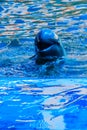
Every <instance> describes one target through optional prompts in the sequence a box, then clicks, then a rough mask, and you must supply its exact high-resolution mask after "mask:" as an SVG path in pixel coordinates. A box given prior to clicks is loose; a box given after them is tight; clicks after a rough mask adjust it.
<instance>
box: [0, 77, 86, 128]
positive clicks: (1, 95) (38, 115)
mask: <svg viewBox="0 0 87 130" xmlns="http://www.w3.org/2000/svg"><path fill="white" fill-rule="evenodd" d="M86 87H87V80H86V79H57V80H54V79H53V80H52V79H49V80H48V79H45V80H44V79H43V80H42V79H41V80H40V81H38V80H30V79H26V78H25V79H24V78H23V79H6V80H4V79H2V80H0V122H1V123H0V129H3V130H5V129H6V130H19V129H20V130H22V129H26V130H27V129H31V130H83V129H84V130H86V129H87V117H86V115H87V109H86V108H87V102H86V100H87V90H86V89H87V88H86Z"/></svg>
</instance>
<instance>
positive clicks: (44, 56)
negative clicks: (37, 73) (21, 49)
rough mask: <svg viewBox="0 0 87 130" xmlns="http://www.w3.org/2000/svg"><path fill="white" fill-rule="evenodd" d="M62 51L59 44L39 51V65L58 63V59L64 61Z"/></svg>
mask: <svg viewBox="0 0 87 130" xmlns="http://www.w3.org/2000/svg"><path fill="white" fill-rule="evenodd" d="M63 56H64V55H63V53H62V49H61V47H59V46H58V45H57V44H54V45H51V46H50V47H48V48H46V49H43V50H37V58H36V59H37V60H36V62H37V63H38V64H39V63H41V64H44V63H46V62H50V61H56V60H57V59H62V57H63Z"/></svg>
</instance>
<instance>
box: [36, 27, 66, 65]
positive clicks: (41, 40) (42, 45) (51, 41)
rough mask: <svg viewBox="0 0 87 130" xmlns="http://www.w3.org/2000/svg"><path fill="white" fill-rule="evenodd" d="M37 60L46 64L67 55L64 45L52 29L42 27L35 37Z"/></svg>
mask: <svg viewBox="0 0 87 130" xmlns="http://www.w3.org/2000/svg"><path fill="white" fill-rule="evenodd" d="M35 51H36V57H37V58H36V62H37V63H41V64H44V63H46V62H48V61H54V60H56V59H58V58H62V57H63V56H64V55H65V51H64V48H63V45H62V44H61V43H60V42H59V39H58V36H57V35H56V33H54V32H53V31H52V30H51V29H42V30H41V31H40V32H39V33H38V34H37V35H36V37H35Z"/></svg>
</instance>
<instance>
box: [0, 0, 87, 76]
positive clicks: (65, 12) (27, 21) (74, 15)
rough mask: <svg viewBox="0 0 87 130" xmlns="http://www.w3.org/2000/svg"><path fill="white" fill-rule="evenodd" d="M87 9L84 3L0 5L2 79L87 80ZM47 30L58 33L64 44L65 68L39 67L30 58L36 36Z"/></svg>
mask: <svg viewBox="0 0 87 130" xmlns="http://www.w3.org/2000/svg"><path fill="white" fill-rule="evenodd" d="M86 8H87V2H86V1H85V0H60V1H58V0H55V1H54V0H51V1H49V0H42V1H40V0H38V1H37V2H36V1H35V0H32V1H31V0H30V1H22V0H18V1H16V0H15V2H13V1H4V2H3V1H2V2H0V57H1V60H0V76H16V75H18V76H20V77H24V76H28V77H37V78H38V77H53V78H55V77H56V78H58V77H86V76H87V44H86V42H87V34H86V32H87V14H86V13H87V9H86ZM44 27H45V28H46V27H47V28H51V29H52V30H53V31H55V32H56V33H57V34H58V36H59V38H60V40H61V42H62V43H63V45H64V48H65V50H66V53H67V56H66V57H67V59H66V62H65V63H64V65H63V66H59V65H58V64H56V63H52V65H53V66H54V67H53V69H52V68H51V67H49V65H43V66H36V64H35V63H34V59H31V58H30V57H31V56H33V55H34V54H35V52H34V37H35V35H36V33H37V32H38V31H39V30H40V29H41V28H44ZM15 39H16V40H15ZM12 41H14V42H12ZM17 41H18V43H17ZM52 65H51V66H52ZM49 68H51V69H49Z"/></svg>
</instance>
